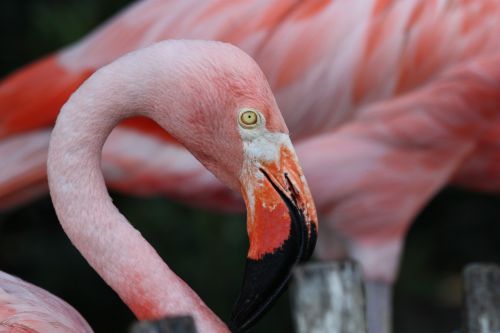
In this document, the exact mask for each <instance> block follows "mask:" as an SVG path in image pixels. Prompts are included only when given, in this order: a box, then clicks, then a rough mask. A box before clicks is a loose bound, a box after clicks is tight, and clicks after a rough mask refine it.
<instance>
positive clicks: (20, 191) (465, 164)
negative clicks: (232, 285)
mask: <svg viewBox="0 0 500 333" xmlns="http://www.w3.org/2000/svg"><path fill="white" fill-rule="evenodd" d="M499 18H500V3H498V2H497V1H495V0H486V1H481V2H474V1H465V0H463V1H451V0H440V1H437V0H436V1H417V0H408V1H391V0H372V1H369V2H365V1H363V2H361V1H359V2H357V1H343V0H335V1H300V2H298V1H292V0H290V1H280V2H269V1H236V2H234V1H233V2H227V1H214V2H206V3H199V2H197V1H194V0H192V1H189V0H188V1H183V2H182V3H179V2H173V1H172V2H169V1H155V0H146V1H142V2H138V3H135V4H133V5H132V6H130V7H128V8H127V9H125V10H124V11H122V12H121V13H119V14H118V15H117V16H116V17H115V18H113V19H111V20H110V21H109V22H108V23H106V24H104V25H103V26H102V27H100V28H98V29H97V30H96V31H94V32H93V33H91V34H90V35H89V36H87V37H85V38H84V39H83V40H82V41H80V42H77V43H75V44H73V45H71V46H69V47H67V48H65V49H63V50H61V51H59V52H57V53H55V54H53V55H51V56H48V57H46V58H44V59H42V60H40V61H38V62H36V63H34V64H32V65H30V66H29V67H27V68H25V69H23V70H21V71H19V72H17V73H14V74H12V75H11V76H9V77H7V78H6V80H5V81H3V83H2V85H1V86H0V119H1V120H0V124H2V125H0V138H3V139H2V140H3V141H2V143H1V144H0V154H1V155H2V156H5V158H3V159H2V160H1V161H2V162H1V163H3V165H2V170H3V177H2V179H0V197H1V198H2V203H3V205H4V206H5V207H6V206H9V205H14V204H16V203H19V202H23V201H25V200H28V199H29V198H31V197H33V196H36V195H38V194H40V193H44V192H45V191H46V180H45V175H46V171H45V168H44V163H45V159H46V154H47V146H48V137H49V135H50V131H51V124H52V122H53V120H54V119H55V117H56V114H57V112H58V110H59V106H60V105H61V104H62V101H63V100H65V98H66V96H67V95H68V94H69V93H70V92H71V91H73V90H74V87H76V86H77V85H79V83H80V82H81V81H82V80H84V79H85V78H86V77H87V76H88V75H90V73H92V72H93V71H94V70H96V69H97V68H99V67H101V66H102V65H104V64H106V63H108V62H110V61H111V60H113V59H114V58H116V57H117V56H119V55H121V54H123V53H124V52H127V51H130V50H132V49H135V48H138V47H141V46H144V45H148V44H150V43H153V42H155V41H157V40H161V39H165V38H181V37H182V38H187V37H196V38H203V39H218V40H223V41H229V42H231V43H233V44H235V45H237V46H239V47H241V48H242V49H243V50H245V51H246V52H247V53H249V54H250V55H252V56H253V57H254V58H255V60H256V61H257V63H258V64H259V65H260V66H261V67H262V69H263V71H264V73H265V74H266V76H267V78H268V79H269V81H270V84H271V87H272V89H273V91H274V92H275V95H276V97H277V101H278V103H279V105H280V107H281V109H282V111H283V115H284V117H285V119H286V121H287V123H288V125H289V126H290V129H291V130H292V133H293V137H292V139H293V141H294V143H295V144H296V148H297V153H298V155H299V157H301V161H302V163H303V165H304V171H305V173H306V176H307V177H308V179H309V181H310V185H311V190H312V192H313V194H314V198H315V200H316V202H317V207H318V210H319V212H320V215H321V216H322V219H323V220H324V222H325V223H324V224H323V225H324V226H325V227H324V228H322V233H321V235H320V239H319V246H318V251H317V255H318V257H319V258H320V259H324V260H326V259H338V258H339V257H343V256H347V255H348V256H351V257H354V258H356V259H357V260H359V261H360V262H361V264H362V266H363V268H364V272H365V275H366V278H367V280H368V281H369V282H368V284H367V286H368V296H369V297H368V306H369V308H372V309H376V310H379V311H369V313H371V314H372V315H371V316H372V317H374V319H373V318H372V319H371V320H370V322H374V323H373V324H371V325H370V326H371V327H377V326H380V325H382V326H383V327H382V328H380V327H379V328H375V329H371V331H374V332H378V331H387V330H388V328H387V326H389V324H387V323H385V324H383V323H377V321H378V319H377V317H380V316H379V313H380V312H382V313H386V312H387V308H389V307H390V301H389V300H390V288H389V286H390V285H391V284H392V283H393V281H394V280H395V278H396V274H397V267H398V262H399V257H400V253H401V249H402V247H403V240H404V236H405V233H406V230H407V229H408V227H409V225H410V223H411V222H412V220H413V219H414V217H415V216H416V214H417V213H418V211H419V210H420V209H421V208H422V207H423V206H424V205H425V204H426V203H427V202H428V200H430V198H432V196H433V195H434V194H435V193H436V192H437V191H439V189H441V188H442V187H443V186H445V185H447V184H456V185H461V186H465V187H467V188H472V189H476V190H483V191H498V190H499V189H500V170H499V168H498V165H500V164H499V163H498V161H499V160H500V156H499V153H498V152H499V149H498V148H499V147H498V142H499V140H498V137H499V133H500V129H499V128H500V125H499V123H498V115H497V114H498V113H497V112H496V110H497V105H498V97H497V96H498V95H499V94H498V90H499V88H498V78H499V73H498V71H497V69H496V68H498V66H497V62H498V54H499V52H500V44H499V43H498V42H497V40H498V38H497V36H498V34H499V32H500V19H499ZM47 73H50V77H51V78H53V79H52V80H51V81H50V82H49V83H46V77H47V75H48V74H47ZM54 73H57V75H54ZM39 82H40V83H39ZM34 100H36V101H40V102H37V103H32V102H31V101H34ZM40 110H42V111H43V112H39V111H40ZM13 151H15V152H16V154H12V152H13ZM103 154H104V157H103V160H104V175H105V178H106V180H107V182H108V184H109V185H110V186H111V187H113V188H115V189H118V190H121V191H125V192H128V193H134V194H140V195H151V194H158V193H161V194H165V195H168V196H172V197H175V198H177V199H180V200H185V201H188V202H189V203H190V204H197V205H201V206H208V207H212V208H216V209H220V210H238V209H241V204H240V201H238V198H235V197H234V196H233V195H232V194H231V193H230V192H228V191H227V190H226V188H225V187H223V186H222V185H221V184H220V182H218V180H217V179H216V178H214V177H212V176H211V175H210V174H209V173H207V171H206V170H205V169H204V168H203V167H202V166H201V165H200V164H199V163H198V162H197V161H196V160H195V159H194V158H192V156H191V155H190V154H189V153H188V152H187V151H186V150H185V149H183V148H182V147H180V146H179V145H178V144H177V143H176V142H175V140H174V139H173V138H172V137H170V136H166V135H165V134H163V132H160V131H159V130H158V128H157V127H155V126H154V125H152V124H151V123H150V122H147V121H145V120H143V119H137V118H136V119H131V120H129V121H128V122H125V123H123V124H122V125H121V126H119V128H117V129H116V130H115V131H114V132H113V133H112V135H111V137H110V140H109V141H108V142H107V143H106V145H105V147H104V152H103ZM152 157H154V158H152ZM173 160H175V161H176V162H175V163H172V161H173ZM370 295H373V297H372V296H370ZM372 303H373V304H372ZM381 309H382V310H381ZM386 322H387V321H386ZM384 326H385V327H386V328H384Z"/></svg>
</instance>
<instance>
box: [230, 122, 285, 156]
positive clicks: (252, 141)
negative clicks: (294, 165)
mask: <svg viewBox="0 0 500 333" xmlns="http://www.w3.org/2000/svg"><path fill="white" fill-rule="evenodd" d="M239 131H240V136H241V140H242V141H243V151H244V155H245V160H248V161H249V162H272V161H274V162H276V163H279V158H280V150H281V147H282V146H286V147H288V148H290V149H291V150H292V151H293V148H292V143H291V141H290V137H289V136H288V135H287V134H285V133H272V132H269V131H268V130H267V128H266V119H265V118H264V117H263V116H262V115H261V114H260V113H259V119H258V125H257V126H256V127H254V128H244V127H241V126H239Z"/></svg>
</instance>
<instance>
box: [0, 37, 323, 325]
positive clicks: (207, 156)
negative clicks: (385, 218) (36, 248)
mask: <svg viewBox="0 0 500 333" xmlns="http://www.w3.org/2000/svg"><path fill="white" fill-rule="evenodd" d="M82 110H85V112H82ZM134 115H143V116H147V117H149V118H151V119H154V120H155V121H156V122H158V124H160V126H161V127H162V128H164V129H165V130H166V131H167V132H168V133H169V134H170V135H172V136H173V137H175V138H176V140H178V142H180V143H182V144H183V146H185V147H186V148H187V149H188V150H189V151H191V152H192V153H193V154H194V155H195V156H196V158H197V159H199V161H200V162H201V163H202V164H203V165H205V166H206V167H207V168H208V169H209V170H210V171H211V172H213V173H214V174H215V175H216V176H217V177H218V178H219V179H221V181H222V182H223V183H225V184H227V185H228V186H230V187H231V188H233V189H234V190H239V191H241V192H242V195H243V197H244V198H245V202H246V205H247V207H248V210H247V222H248V226H247V229H248V234H249V239H250V247H249V251H248V256H247V262H246V268H245V277H244V281H243V286H242V290H241V293H240V295H239V297H238V301H237V302H236V305H235V308H234V311H233V314H232V318H231V321H230V323H229V327H230V328H231V331H233V332H240V331H245V330H247V329H248V328H249V327H251V326H252V325H253V324H254V323H255V321H256V320H257V319H258V318H259V317H261V316H262V315H263V313H264V312H265V311H266V310H267V309H268V308H269V307H270V305H271V304H272V303H273V302H274V301H275V300H276V298H277V297H278V296H279V294H280V293H281V292H282V291H283V290H284V289H285V287H286V285H287V282H288V280H289V277H290V270H291V268H292V266H293V265H294V264H295V263H297V262H300V261H303V260H307V259H308V258H309V257H310V255H311V254H312V251H313V249H314V245H315V240H316V231H317V218H316V211H315V207H314V203H313V202H312V198H311V195H310V192H309V189H308V186H307V184H306V181H305V178H304V176H303V174H302V171H301V169H300V166H299V164H298V161H297V158H296V155H295V152H294V149H293V146H292V144H291V141H290V139H289V136H288V129H287V127H286V125H285V123H284V120H283V118H282V116H281V114H280V112H279V109H278V107H277V105H276V102H275V100H274V96H273V95H272V93H271V90H270V87H269V85H268V83H267V82H266V80H265V77H264V75H263V73H262V72H261V71H260V69H259V67H258V65H257V64H256V63H255V62H254V61H253V60H252V58H250V57H249V56H248V55H246V54H245V53H244V52H242V51H241V50H239V49H238V48H236V47H234V46H232V45H230V44H226V43H222V42H215V41H187V40H184V41H174V40H172V41H164V42H161V43H157V44H155V45H153V46H150V47H148V48H146V49H143V50H138V51H135V52H132V53H130V54H128V55H126V56H124V57H122V58H119V59H118V60H116V61H114V62H113V63H111V64H109V65H108V66H105V67H103V68H102V69H100V70H98V71H97V72H96V73H94V74H93V75H92V76H91V77H90V78H89V79H88V80H87V81H86V82H85V83H84V84H82V86H81V87H80V88H79V89H78V90H77V91H76V92H75V93H74V94H73V95H72V96H71V97H70V99H69V100H68V101H67V102H66V103H65V105H64V106H63V108H62V110H61V112H60V114H59V116H58V119H57V122H56V125H55V127H54V129H53V131H52V135H51V142H50V147H49V153H48V162H47V166H48V167H47V169H48V180H49V186H50V194H51V197H52V199H53V204H54V207H55V210H56V213H57V215H58V218H59V220H60V223H61V225H62V227H63V229H64V231H65V232H66V234H67V235H68V236H69V238H70V239H71V241H72V242H73V244H74V245H75V246H76V247H77V248H78V250H79V251H80V252H81V253H82V255H83V256H84V257H85V258H86V259H87V261H88V262H89V263H90V265H91V266H92V267H93V268H94V269H95V270H96V271H97V272H98V273H99V275H100V276H101V277H102V278H103V279H104V280H105V281H106V282H107V283H108V284H109V285H110V286H111V287H112V288H113V289H114V290H115V291H116V292H117V293H118V295H119V296H120V297H121V299H122V300H123V301H124V302H125V303H126V304H127V305H128V306H129V308H130V309H131V310H132V312H134V314H135V315H136V316H137V317H138V318H140V319H154V318H159V317H162V316H164V315H176V314H186V313H189V314H192V315H193V317H194V319H195V321H196V324H197V327H198V328H199V330H200V331H201V332H228V328H227V327H226V325H225V324H224V323H223V322H222V321H221V320H220V319H219V318H218V317H217V316H216V315H215V314H214V313H213V312H212V311H211V310H210V309H209V308H208V307H207V306H206V305H205V304H204V303H203V301H202V300H201V299H200V298H199V297H198V296H197V295H196V294H195V293H194V291H193V290H191V289H190V288H189V286H187V284H186V283H185V282H184V281H182V280H181V279H180V278H179V277H178V276H176V275H175V274H174V273H173V272H172V271H171V270H170V269H169V267H168V266H167V265H166V264H165V263H164V262H163V260H162V259H161V258H160V257H159V255H158V254H157V253H156V252H155V250H154V249H153V248H152V247H151V246H150V245H149V244H148V243H147V241H146V240H145V239H144V238H143V237H142V236H141V235H140V233H139V232H138V231H137V230H136V229H134V228H133V227H132V226H131V225H130V224H129V223H128V221H127V220H126V218H125V217H124V216H123V215H121V214H120V213H119V212H118V210H117V209H116V207H115V206H114V205H113V204H112V201H111V198H110V197H109V195H108V193H107V191H106V186H105V184H104V180H103V175H102V172H101V171H100V152H101V150H102V146H103V144H104V141H105V140H106V138H107V136H108V135H109V133H110V132H111V130H112V129H113V127H114V126H116V124H117V123H118V122H119V121H120V120H122V119H124V118H127V117H130V116H134ZM24 286H25V287H26V285H24ZM27 289H28V290H29V289H34V288H33V287H27ZM49 302H50V300H49ZM40 305H41V306H44V304H40ZM36 306H37V305H33V307H36ZM0 309H1V308H0ZM6 312H7V316H9V315H10V316H14V317H15V316H16V315H17V314H16V313H14V314H12V313H9V312H11V310H10V309H9V307H8V306H7V308H6ZM0 313H1V311H0ZM7 322H9V320H7ZM80 331H81V330H80ZM80 331H78V332H80ZM40 332H49V331H47V330H45V331H44V330H40ZM50 332H52V331H50Z"/></svg>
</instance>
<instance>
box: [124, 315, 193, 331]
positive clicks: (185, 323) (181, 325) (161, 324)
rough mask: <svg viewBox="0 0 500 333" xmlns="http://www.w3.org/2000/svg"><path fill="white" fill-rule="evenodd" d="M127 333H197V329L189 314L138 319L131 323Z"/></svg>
mask: <svg viewBox="0 0 500 333" xmlns="http://www.w3.org/2000/svg"><path fill="white" fill-rule="evenodd" d="M129 333H197V331H196V326H195V324H194V320H193V318H192V317H191V316H179V317H165V318H163V319H160V320H152V321H138V322H136V323H134V324H133V325H132V327H131V328H130V330H129Z"/></svg>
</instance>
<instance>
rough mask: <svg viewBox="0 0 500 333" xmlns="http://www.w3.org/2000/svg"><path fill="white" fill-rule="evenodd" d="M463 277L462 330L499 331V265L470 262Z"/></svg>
mask: <svg viewBox="0 0 500 333" xmlns="http://www.w3.org/2000/svg"><path fill="white" fill-rule="evenodd" d="M463 277H464V311H463V315H464V318H463V325H462V326H463V332H465V333H500V267H499V266H496V265H492V264H471V265H468V266H467V267H465V269H464V273H463Z"/></svg>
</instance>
